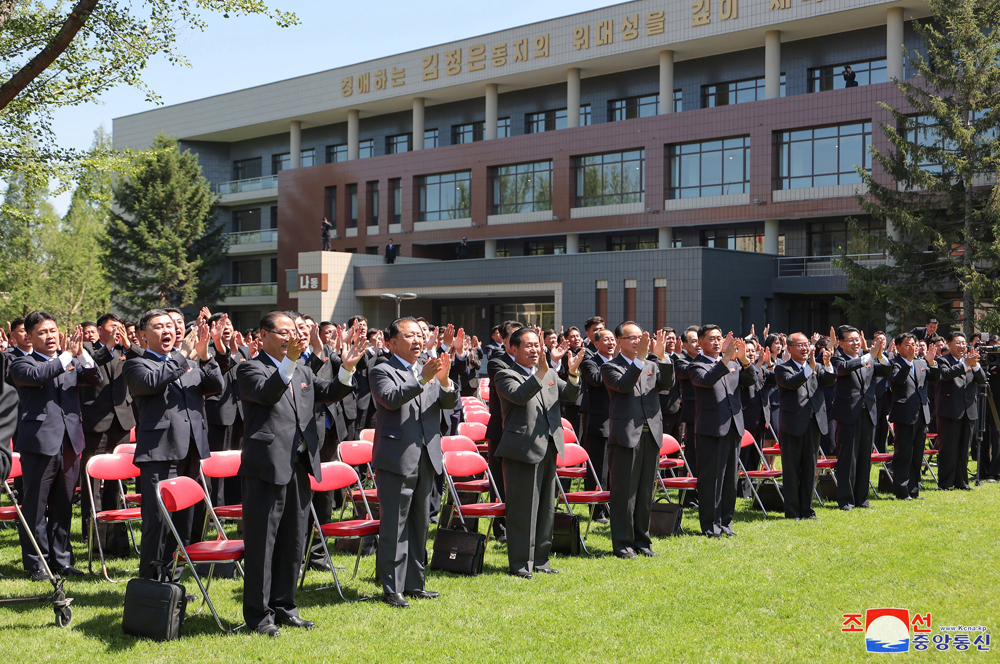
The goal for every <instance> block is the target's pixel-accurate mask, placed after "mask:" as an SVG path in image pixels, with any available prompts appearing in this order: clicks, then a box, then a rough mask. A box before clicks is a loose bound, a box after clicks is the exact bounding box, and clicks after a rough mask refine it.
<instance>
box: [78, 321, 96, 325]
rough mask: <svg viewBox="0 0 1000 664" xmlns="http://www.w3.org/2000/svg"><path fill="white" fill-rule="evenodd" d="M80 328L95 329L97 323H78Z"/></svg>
mask: <svg viewBox="0 0 1000 664" xmlns="http://www.w3.org/2000/svg"><path fill="white" fill-rule="evenodd" d="M80 327H97V323H95V322H94V321H91V320H85V321H83V322H82V323H80Z"/></svg>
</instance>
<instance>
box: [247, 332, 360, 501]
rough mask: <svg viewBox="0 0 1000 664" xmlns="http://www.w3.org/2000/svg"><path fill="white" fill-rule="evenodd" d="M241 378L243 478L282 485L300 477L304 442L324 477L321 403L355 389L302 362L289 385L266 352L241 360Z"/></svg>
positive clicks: (316, 472) (316, 473)
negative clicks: (298, 466)
mask: <svg viewBox="0 0 1000 664" xmlns="http://www.w3.org/2000/svg"><path fill="white" fill-rule="evenodd" d="M236 379H237V382H238V383H239V388H240V395H241V396H242V398H243V420H244V433H243V456H242V461H241V463H240V473H239V474H240V475H242V476H245V477H254V478H257V479H259V480H261V481H263V482H267V483H269V484H276V485H278V486H284V485H286V484H288V483H289V482H291V481H292V479H293V478H294V476H295V455H296V452H297V450H298V446H299V443H300V442H301V441H302V440H305V442H306V454H307V456H308V458H309V467H310V468H311V471H310V474H311V475H312V476H313V477H315V478H316V479H322V477H321V475H320V458H319V448H320V437H319V429H318V428H317V426H316V403H317V402H327V401H336V400H338V399H343V398H344V397H345V396H347V395H348V394H350V393H351V391H352V390H353V389H354V387H353V386H352V385H345V384H343V383H341V382H340V381H339V380H333V381H326V380H323V379H322V378H318V377H315V376H313V372H312V370H311V369H309V368H307V367H305V366H304V365H303V364H302V363H300V362H296V363H295V369H294V371H293V373H292V379H291V380H290V381H288V383H287V384H286V383H285V381H284V380H282V378H281V374H280V373H279V372H278V366H277V365H276V364H275V363H274V362H272V361H271V358H270V357H268V355H267V353H263V352H262V353H259V354H258V355H257V357H255V358H254V359H252V360H250V361H248V362H241V363H240V364H239V366H238V367H237V368H236Z"/></svg>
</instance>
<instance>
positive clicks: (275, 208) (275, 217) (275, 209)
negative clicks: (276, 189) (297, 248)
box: [271, 205, 278, 229]
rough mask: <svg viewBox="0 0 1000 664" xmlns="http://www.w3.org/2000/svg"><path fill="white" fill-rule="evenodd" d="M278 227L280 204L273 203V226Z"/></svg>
mask: <svg viewBox="0 0 1000 664" xmlns="http://www.w3.org/2000/svg"><path fill="white" fill-rule="evenodd" d="M277 227H278V206H277V205H272V206H271V228H272V229H274V228H277Z"/></svg>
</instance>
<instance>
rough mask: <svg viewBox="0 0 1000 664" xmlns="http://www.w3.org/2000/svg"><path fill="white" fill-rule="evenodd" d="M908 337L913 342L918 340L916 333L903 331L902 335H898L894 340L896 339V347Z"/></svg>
mask: <svg viewBox="0 0 1000 664" xmlns="http://www.w3.org/2000/svg"><path fill="white" fill-rule="evenodd" d="M907 339H909V340H910V341H912V342H913V343H916V342H917V337H916V335H914V334H911V333H910V332H903V333H902V334H901V335H899V336H898V337H896V338H895V339H894V340H893V341H895V343H896V347H897V348H898V347H899V346H900V345H902V343H903V342H904V341H905V340H907Z"/></svg>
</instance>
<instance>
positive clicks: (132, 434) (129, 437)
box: [128, 427, 135, 443]
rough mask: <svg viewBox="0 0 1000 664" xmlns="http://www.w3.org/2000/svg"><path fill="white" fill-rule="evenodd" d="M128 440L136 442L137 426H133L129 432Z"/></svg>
mask: <svg viewBox="0 0 1000 664" xmlns="http://www.w3.org/2000/svg"><path fill="white" fill-rule="evenodd" d="M128 442H130V443H134V442H135V427H132V429H131V430H130V431H129V432H128Z"/></svg>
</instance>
